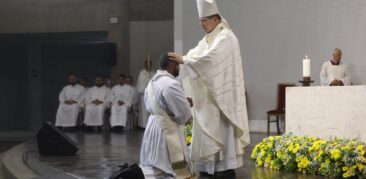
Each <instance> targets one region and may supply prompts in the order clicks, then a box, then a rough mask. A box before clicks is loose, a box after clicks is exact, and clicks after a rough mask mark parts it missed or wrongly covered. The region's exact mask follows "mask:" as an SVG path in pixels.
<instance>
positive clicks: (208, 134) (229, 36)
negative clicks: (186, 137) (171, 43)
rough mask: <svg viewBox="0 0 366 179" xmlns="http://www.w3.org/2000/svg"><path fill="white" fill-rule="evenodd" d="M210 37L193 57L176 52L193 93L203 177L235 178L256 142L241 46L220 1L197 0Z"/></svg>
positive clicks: (196, 159)
mask: <svg viewBox="0 0 366 179" xmlns="http://www.w3.org/2000/svg"><path fill="white" fill-rule="evenodd" d="M197 6H198V12H199V18H200V25H201V26H202V29H203V30H204V31H205V33H206V35H205V36H204V37H203V39H202V40H201V41H199V42H198V45H197V46H196V47H195V48H193V49H191V50H190V51H189V52H188V54H186V55H185V56H183V57H182V56H181V55H179V54H177V53H170V54H169V55H170V58H171V59H173V60H175V61H177V62H178V63H180V64H184V65H183V66H182V68H183V69H185V71H186V73H187V76H188V78H187V77H185V76H183V75H182V76H181V79H182V81H183V84H184V87H185V91H186V92H187V93H188V94H191V95H192V100H193V104H194V106H193V129H192V134H193V135H192V144H191V145H192V146H191V160H192V162H193V163H194V164H195V166H196V170H197V171H199V172H200V174H201V175H214V176H215V177H216V176H223V177H224V178H228V177H233V176H235V171H234V169H236V168H239V167H240V166H242V165H243V154H244V147H245V146H247V145H248V144H249V143H250V140H249V129H248V115H247V108H246V100H245V88H244V75H243V66H242V60H241V55H240V47H239V42H238V40H237V38H236V36H235V35H234V33H233V32H232V30H231V29H230V27H229V25H228V23H227V22H226V20H225V19H223V18H222V16H221V15H220V13H219V11H218V8H217V6H216V2H215V0H197Z"/></svg>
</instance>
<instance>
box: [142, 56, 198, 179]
mask: <svg viewBox="0 0 366 179" xmlns="http://www.w3.org/2000/svg"><path fill="white" fill-rule="evenodd" d="M159 68H160V70H158V71H157V73H156V75H155V76H154V77H153V78H152V79H151V81H150V82H149V85H148V86H147V88H146V90H145V105H146V109H147V111H148V112H149V113H150V116H149V120H148V123H147V126H146V129H145V133H144V137H143V140H142V145H141V154H140V164H141V166H142V168H143V170H145V171H146V170H151V171H153V172H152V173H154V175H155V176H156V177H161V178H187V177H188V178H189V177H190V176H191V173H193V172H190V171H191V170H189V169H188V168H190V167H189V166H190V162H189V159H188V157H189V156H188V153H187V146H186V144H185V138H184V127H185V123H186V122H187V121H188V119H190V118H191V110H190V106H189V103H188V100H187V98H186V96H185V94H184V92H183V87H182V85H181V83H180V82H179V81H178V80H176V79H175V77H177V76H178V75H179V64H178V63H176V62H175V61H172V60H169V57H168V55H167V53H164V54H163V55H162V57H161V59H160V64H159Z"/></svg>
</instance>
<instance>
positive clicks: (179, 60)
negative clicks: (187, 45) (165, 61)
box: [168, 52, 183, 64]
mask: <svg viewBox="0 0 366 179" xmlns="http://www.w3.org/2000/svg"><path fill="white" fill-rule="evenodd" d="M168 56H169V59H170V60H173V61H175V62H177V63H178V64H183V58H182V55H180V54H178V53H175V52H169V53H168Z"/></svg>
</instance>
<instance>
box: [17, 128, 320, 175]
mask: <svg viewBox="0 0 366 179" xmlns="http://www.w3.org/2000/svg"><path fill="white" fill-rule="evenodd" d="M67 135H68V136H69V137H70V138H71V139H72V140H74V141H75V142H76V143H78V145H79V151H78V152H77V154H76V155H75V156H43V155H40V154H39V153H38V150H37V146H36V145H35V144H36V141H35V140H34V139H33V140H29V141H27V142H26V143H25V146H26V152H25V157H24V159H25V160H26V162H28V164H30V165H35V166H33V169H35V170H45V171H46V170H47V172H48V174H49V169H48V168H47V167H52V168H54V169H56V170H55V171H63V172H65V173H67V174H69V175H72V176H79V177H82V178H108V176H109V175H110V174H111V173H113V171H116V170H117V166H118V165H121V164H123V163H125V162H128V163H129V164H132V163H135V162H138V161H139V153H140V144H141V139H142V136H143V131H142V130H127V131H124V132H122V133H107V132H101V133H84V132H74V133H70V132H69V133H67ZM264 137H266V135H265V134H261V133H251V143H252V144H251V145H250V146H249V147H247V148H246V150H245V152H246V153H245V156H244V166H243V167H241V168H238V169H236V177H235V178H250V179H270V178H273V179H277V178H278V179H293V178H294V179H296V178H298V179H310V178H321V177H318V176H309V175H303V174H290V173H284V172H279V171H275V170H270V169H265V168H261V167H255V166H254V165H253V164H252V163H251V161H250V160H249V157H250V152H251V151H252V149H253V147H254V146H255V144H257V143H259V142H260V141H261V140H262V139H263V138H264ZM35 161H37V162H35ZM42 165H44V166H43V167H42ZM38 172H39V171H38ZM40 173H42V171H41V172H40ZM61 178H62V177H61ZM201 178H210V177H201ZM211 178H212V177H211ZM226 178H227V177H225V179H226Z"/></svg>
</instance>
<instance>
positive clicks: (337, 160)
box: [251, 134, 366, 178]
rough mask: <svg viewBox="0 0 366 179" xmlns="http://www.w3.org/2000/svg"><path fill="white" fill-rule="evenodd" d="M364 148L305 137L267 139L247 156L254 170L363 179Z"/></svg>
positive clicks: (365, 170) (350, 142) (358, 144)
mask: <svg viewBox="0 0 366 179" xmlns="http://www.w3.org/2000/svg"><path fill="white" fill-rule="evenodd" d="M365 154H366V145H365V144H364V143H362V142H360V141H358V140H346V139H339V138H330V139H328V140H323V139H320V138H314V137H307V136H294V135H292V134H286V135H283V136H275V137H268V138H265V139H263V140H262V142H260V143H259V144H257V145H256V146H255V147H254V149H253V151H252V154H251V159H252V161H253V162H254V163H255V164H256V165H257V166H263V167H267V168H272V169H277V170H284V171H288V172H301V173H308V174H316V175H323V176H327V177H343V178H349V177H358V178H366V167H365V165H366V156H365Z"/></svg>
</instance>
